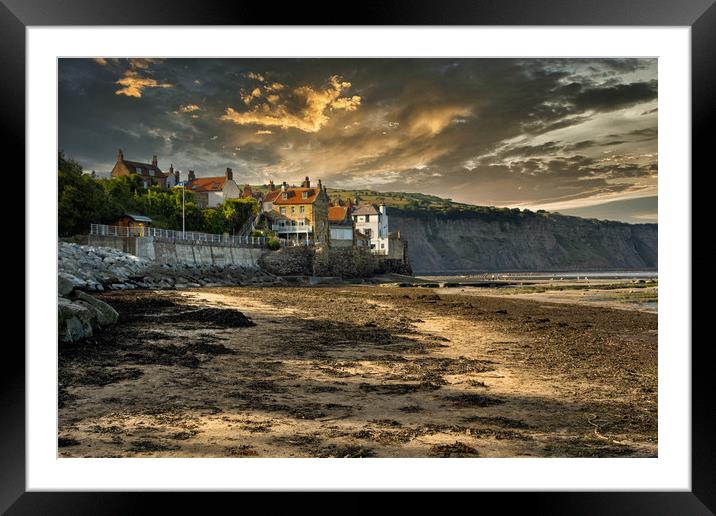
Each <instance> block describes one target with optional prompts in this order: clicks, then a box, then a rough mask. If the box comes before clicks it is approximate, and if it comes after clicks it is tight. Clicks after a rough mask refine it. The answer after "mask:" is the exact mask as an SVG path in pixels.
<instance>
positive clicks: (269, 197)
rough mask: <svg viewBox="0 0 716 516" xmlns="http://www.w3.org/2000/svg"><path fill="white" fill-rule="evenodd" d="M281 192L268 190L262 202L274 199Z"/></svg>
mask: <svg viewBox="0 0 716 516" xmlns="http://www.w3.org/2000/svg"><path fill="white" fill-rule="evenodd" d="M280 193H281V190H269V192H268V193H267V194H266V196H265V197H264V202H273V201H275V200H276V197H278V194H280Z"/></svg>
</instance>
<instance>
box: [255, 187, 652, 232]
mask: <svg viewBox="0 0 716 516" xmlns="http://www.w3.org/2000/svg"><path fill="white" fill-rule="evenodd" d="M252 189H253V190H255V191H262V192H264V193H265V192H266V191H268V187H267V186H266V185H260V186H252ZM327 191H328V196H329V197H330V198H331V200H332V201H333V202H336V201H338V200H339V199H342V200H343V201H346V202H347V201H348V200H349V199H350V200H352V201H353V202H356V201H358V202H365V203H372V204H379V203H380V202H381V201H382V202H385V204H386V206H388V207H389V208H390V209H391V212H392V213H396V212H397V214H403V215H406V216H412V217H417V218H434V217H442V218H448V219H480V220H484V221H489V222H492V221H497V222H521V221H524V220H527V219H532V218H540V217H541V218H564V219H574V220H575V221H576V220H582V221H583V220H589V221H593V222H597V219H582V218H580V217H574V216H570V215H561V214H559V213H557V212H548V211H545V210H538V211H531V210H527V209H519V208H500V207H495V206H477V205H474V204H465V203H459V202H455V201H453V200H452V199H444V198H442V197H438V196H437V195H429V194H423V193H415V192H378V191H375V190H367V189H366V190H343V189H339V188H328V189H327ZM598 222H600V223H610V224H626V222H616V221H601V220H600V221H598ZM640 225H649V226H651V225H653V226H656V224H640Z"/></svg>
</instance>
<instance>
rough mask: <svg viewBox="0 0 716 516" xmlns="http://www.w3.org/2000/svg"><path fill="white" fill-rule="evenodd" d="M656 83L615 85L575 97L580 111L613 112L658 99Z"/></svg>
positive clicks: (584, 92) (593, 89)
mask: <svg viewBox="0 0 716 516" xmlns="http://www.w3.org/2000/svg"><path fill="white" fill-rule="evenodd" d="M656 96H657V88H656V81H655V80H654V81H648V82H635V83H631V84H614V85H611V86H607V87H605V88H588V89H585V90H582V91H580V92H579V93H577V94H576V95H575V97H574V105H575V106H576V107H577V109H580V110H590V109H591V110H595V111H613V110H615V109H618V108H621V107H627V106H631V105H634V104H639V103H642V102H646V101H649V100H654V99H656Z"/></svg>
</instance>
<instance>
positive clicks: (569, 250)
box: [389, 210, 657, 273]
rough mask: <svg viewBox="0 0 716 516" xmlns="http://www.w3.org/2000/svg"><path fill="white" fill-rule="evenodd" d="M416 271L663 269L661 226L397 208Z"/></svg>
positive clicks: (394, 223)
mask: <svg viewBox="0 0 716 516" xmlns="http://www.w3.org/2000/svg"><path fill="white" fill-rule="evenodd" d="M389 217H390V219H389V223H390V230H391V231H395V230H400V233H401V237H402V238H405V239H406V240H407V241H408V252H409V256H410V260H411V264H412V267H413V271H414V272H415V273H455V272H470V271H550V270H553V271H557V270H584V269H648V268H656V267H657V225H656V224H625V223H620V222H609V221H596V220H591V219H581V218H578V217H566V216H561V215H549V216H541V215H533V216H529V217H524V218H516V217H513V218H508V219H506V220H494V219H492V220H491V219H489V218H481V217H480V216H479V215H474V216H471V217H452V216H451V215H449V214H435V215H431V214H414V213H413V214H411V213H409V212H408V213H406V212H401V211H398V210H392V211H391V212H390V213H389Z"/></svg>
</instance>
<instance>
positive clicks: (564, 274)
mask: <svg viewBox="0 0 716 516" xmlns="http://www.w3.org/2000/svg"><path fill="white" fill-rule="evenodd" d="M416 276H417V277H419V278H423V279H429V280H436V281H470V280H485V279H504V280H529V279H534V280H550V279H554V280H560V279H561V280H576V279H587V278H588V279H614V280H617V279H654V280H658V279H659V273H658V271H655V270H628V271H619V270H584V271H545V272H539V271H534V272H533V271H530V272H524V271H519V272H475V273H464V274H459V273H456V271H446V272H444V273H441V274H434V273H433V274H419V273H418V274H416Z"/></svg>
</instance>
